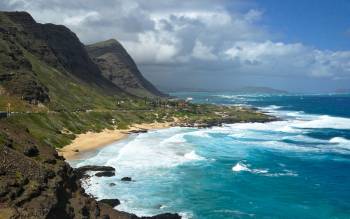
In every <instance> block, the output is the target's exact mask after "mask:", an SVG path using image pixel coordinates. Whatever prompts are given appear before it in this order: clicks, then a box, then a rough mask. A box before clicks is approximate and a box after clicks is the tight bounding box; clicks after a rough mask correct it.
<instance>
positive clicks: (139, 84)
mask: <svg viewBox="0 0 350 219" xmlns="http://www.w3.org/2000/svg"><path fill="white" fill-rule="evenodd" d="M86 49H87V51H88V53H89V55H90V56H91V57H92V59H93V61H94V62H95V63H96V64H97V65H98V66H99V68H100V70H101V71H102V73H103V75H104V77H106V78H107V79H109V80H111V81H112V82H113V83H114V84H115V85H117V86H118V87H120V88H121V89H122V90H124V91H126V92H127V93H130V94H132V95H135V96H139V97H154V96H164V94H163V93H161V92H160V91H159V90H158V89H157V88H155V87H154V86H153V85H152V84H151V83H150V82H149V81H147V80H146V79H145V78H144V77H143V76H142V74H141V73H140V71H139V70H138V68H137V66H136V64H135V62H134V60H133V59H132V58H131V57H130V55H129V54H128V53H127V51H126V50H125V49H124V48H123V46H122V45H121V44H120V43H119V42H118V41H116V40H114V39H111V40H107V41H103V42H99V43H95V44H92V45H88V46H86Z"/></svg>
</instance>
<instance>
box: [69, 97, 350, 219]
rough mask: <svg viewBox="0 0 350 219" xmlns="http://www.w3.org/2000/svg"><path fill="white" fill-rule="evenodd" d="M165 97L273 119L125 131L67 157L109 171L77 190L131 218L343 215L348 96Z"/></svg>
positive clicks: (347, 195) (348, 195) (346, 211)
mask: <svg viewBox="0 0 350 219" xmlns="http://www.w3.org/2000/svg"><path fill="white" fill-rule="evenodd" d="M173 95H176V96H179V97H182V98H189V97H190V98H192V99H193V100H192V101H194V102H205V103H216V104H228V105H231V104H235V105H246V106H251V107H257V108H259V109H260V110H262V111H265V112H267V113H269V114H273V115H275V116H278V117H280V118H281V119H282V120H281V121H276V122H270V123H265V124H262V123H241V124H227V125H224V126H223V127H213V128H209V129H194V128H179V127H175V128H170V129H163V130H155V131H151V132H148V133H144V134H140V135H134V136H131V137H129V138H128V139H125V140H123V141H121V142H117V143H114V144H111V145H109V146H107V147H105V148H103V149H101V150H100V151H98V152H97V153H96V155H94V156H92V157H90V158H87V159H83V160H79V161H76V162H75V163H74V164H73V165H77V166H79V165H86V164H100V165H110V166H114V167H115V168H116V169H117V175H116V176H115V177H111V178H97V177H92V178H91V179H90V180H89V181H88V182H85V183H86V184H85V188H86V190H87V192H89V193H92V194H93V195H95V196H97V197H98V198H119V199H120V200H121V202H122V203H121V205H120V206H118V207H117V208H118V209H120V210H125V211H130V212H134V213H136V214H138V215H152V214H157V213H161V212H180V213H181V214H182V215H183V216H184V218H204V219H206V218H210V219H221V218H293V219H294V218H315V219H316V218H317V219H322V218H350V95H345V94H344V95H245V94H241V95H237V94H232V93H176V94H173ZM123 176H131V177H132V178H133V179H135V181H134V182H132V183H122V182H120V181H119V179H120V177H123ZM111 182H114V183H116V184H117V185H116V186H115V187H111V186H109V183H111Z"/></svg>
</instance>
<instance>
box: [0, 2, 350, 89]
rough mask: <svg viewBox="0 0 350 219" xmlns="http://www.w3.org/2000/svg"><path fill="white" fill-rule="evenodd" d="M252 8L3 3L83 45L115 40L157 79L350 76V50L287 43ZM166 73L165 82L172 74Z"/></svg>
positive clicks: (216, 4) (230, 4) (180, 4)
mask: <svg viewBox="0 0 350 219" xmlns="http://www.w3.org/2000/svg"><path fill="white" fill-rule="evenodd" d="M242 6H244V7H242ZM248 6H249V5H248ZM248 6H247V4H246V1H240V0H221V1H211V0H186V1H178V0H167V1H163V0H148V1H138V0H104V1H94V0H75V1H61V0H36V1H29V0H4V1H2V2H1V3H0V7H2V8H4V9H6V10H27V11H29V12H30V13H31V14H32V15H33V16H34V18H35V19H37V20H38V21H40V22H52V23H57V24H62V23H63V24H65V25H67V26H68V27H69V28H71V29H72V30H73V31H74V32H76V33H77V35H78V36H79V37H80V39H81V40H82V41H83V42H85V43H91V42H96V41H100V40H105V39H109V38H116V39H118V40H120V41H121V42H122V43H123V45H124V46H125V47H126V49H127V50H128V52H130V54H131V55H132V56H133V57H134V59H135V60H136V62H137V63H138V64H139V65H140V67H141V68H142V69H144V70H145V72H146V74H147V75H148V76H149V77H150V78H151V79H152V77H153V79H154V80H158V81H161V80H159V78H162V75H168V76H169V75H171V74H173V75H174V77H173V78H176V79H177V80H178V81H179V83H182V82H183V81H181V79H182V78H186V77H189V75H194V74H196V72H200V73H201V77H203V78H215V80H216V81H217V84H220V83H224V82H225V83H228V82H229V81H230V80H231V79H232V81H235V80H238V79H239V78H241V77H256V78H259V77H262V76H263V77H264V78H270V79H269V80H274V78H276V77H285V78H292V77H300V78H316V79H317V78H325V79H327V80H329V79H337V80H339V79H341V80H343V81H344V80H350V79H349V78H350V51H327V50H319V49H317V48H311V47H309V46H307V45H304V44H303V43H301V42H296V43H285V42H283V40H282V39H280V38H277V37H276V35H275V34H274V33H271V32H270V31H269V30H268V29H267V28H266V27H265V26H264V25H262V24H261V23H263V18H264V12H263V10H261V9H257V8H254V7H253V8H252V6H249V7H248ZM0 9H1V8H0ZM149 66H152V68H150V67H149ZM180 68H181V71H180V70H179V69H180ZM150 69H151V70H150ZM168 76H167V78H164V80H168V78H172V77H170V76H169V77H168ZM193 77H194V76H193ZM228 78H229V79H230V80H227V79H228ZM256 80H257V81H258V80H260V79H256ZM250 81H254V80H253V79H251V80H250ZM211 82H212V81H211ZM159 83H162V82H159ZM171 83H174V81H171ZM232 83H233V82H232Z"/></svg>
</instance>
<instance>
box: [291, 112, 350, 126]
mask: <svg viewBox="0 0 350 219" xmlns="http://www.w3.org/2000/svg"><path fill="white" fill-rule="evenodd" d="M293 127H296V128H315V129H317V128H333V129H350V119H348V118H342V117H333V116H328V115H322V116H318V117H316V118H315V119H313V120H310V121H304V122H299V123H297V124H293Z"/></svg>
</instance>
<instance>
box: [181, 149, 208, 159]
mask: <svg viewBox="0 0 350 219" xmlns="http://www.w3.org/2000/svg"><path fill="white" fill-rule="evenodd" d="M184 157H185V158H186V159H188V160H204V159H205V158H204V157H201V156H199V155H198V154H196V152H195V151H191V152H189V153H186V154H185V155H184Z"/></svg>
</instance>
